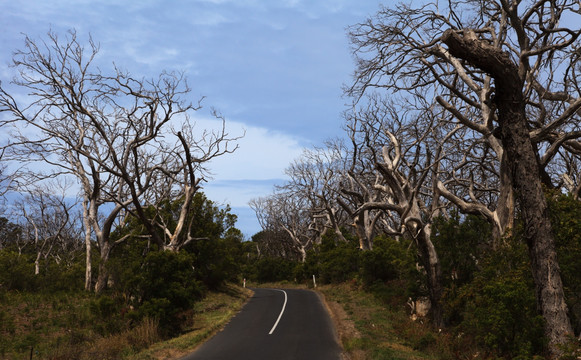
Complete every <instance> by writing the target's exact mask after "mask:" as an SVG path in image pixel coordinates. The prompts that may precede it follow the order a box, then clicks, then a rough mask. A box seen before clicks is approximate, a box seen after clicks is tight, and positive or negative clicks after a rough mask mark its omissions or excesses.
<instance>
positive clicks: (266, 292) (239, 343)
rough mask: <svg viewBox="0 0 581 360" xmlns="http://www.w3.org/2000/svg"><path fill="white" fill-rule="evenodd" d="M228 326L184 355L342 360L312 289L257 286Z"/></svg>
mask: <svg viewBox="0 0 581 360" xmlns="http://www.w3.org/2000/svg"><path fill="white" fill-rule="evenodd" d="M253 290H254V296H253V297H252V298H251V299H250V300H249V301H248V303H247V304H246V305H245V306H244V307H243V308H242V310H241V311H240V313H238V315H236V316H235V317H234V318H233V319H232V320H231V321H230V323H229V324H228V325H226V327H225V328H224V330H222V331H221V332H219V333H218V334H216V335H215V336H214V337H213V338H211V339H210V340H209V341H208V342H206V343H205V344H203V345H202V346H201V347H200V348H198V350H197V351H196V352H194V353H192V354H190V355H188V356H185V357H183V358H181V359H180V360H200V359H204V360H206V359H208V360H209V359H224V360H226V359H228V360H234V359H235V360H246V359H248V360H250V359H252V360H256V359H259V360H269V359H273V360H279V359H289V360H290V359H292V360H302V359H305V360H327V359H328V360H331V359H332V360H338V359H339V358H340V353H341V351H340V348H339V345H338V344H337V340H336V338H335V335H334V330H333V324H332V323H331V320H330V318H329V316H328V314H327V311H326V310H325V308H324V306H323V304H322V302H321V300H320V299H319V296H318V295H317V294H316V293H315V292H313V291H308V290H296V289H293V290H287V289H285V290H277V289H253Z"/></svg>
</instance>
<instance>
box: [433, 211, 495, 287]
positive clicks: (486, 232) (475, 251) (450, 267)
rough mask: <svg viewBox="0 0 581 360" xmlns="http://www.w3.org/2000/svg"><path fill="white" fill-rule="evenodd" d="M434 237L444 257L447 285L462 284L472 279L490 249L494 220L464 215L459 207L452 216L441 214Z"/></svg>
mask: <svg viewBox="0 0 581 360" xmlns="http://www.w3.org/2000/svg"><path fill="white" fill-rule="evenodd" d="M433 231H434V235H433V236H432V240H433V242H434V246H436V249H437V251H438V255H439V257H440V265H441V268H442V274H443V277H442V278H443V281H444V284H443V285H444V286H448V287H459V286H462V285H463V284H466V283H469V282H470V281H472V279H473V277H474V274H475V272H476V271H477V270H478V261H479V260H480V259H481V258H482V256H483V255H484V253H485V252H486V250H487V247H488V244H489V242H490V239H491V236H492V229H491V225H490V223H488V222H487V221H485V219H484V218H482V217H477V216H474V215H468V216H466V217H465V218H464V219H461V217H460V214H459V213H458V212H457V211H454V212H452V213H451V216H450V218H449V219H444V218H443V217H440V218H437V219H436V220H435V221H434V225H433Z"/></svg>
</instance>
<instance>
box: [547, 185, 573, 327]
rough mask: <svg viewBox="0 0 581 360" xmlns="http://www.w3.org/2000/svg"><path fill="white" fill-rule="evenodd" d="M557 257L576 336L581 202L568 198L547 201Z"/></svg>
mask: <svg viewBox="0 0 581 360" xmlns="http://www.w3.org/2000/svg"><path fill="white" fill-rule="evenodd" d="M549 209H550V213H551V221H552V224H553V231H554V233H555V243H556V248H557V258H558V261H559V267H560V268H561V277H562V279H563V286H564V290H565V299H566V301H567V305H568V306H569V313H570V316H571V322H572V324H573V327H574V330H575V333H576V334H578V333H579V332H581V276H579V274H581V261H579V259H581V202H580V201H579V200H575V199H574V198H573V197H572V196H570V195H562V194H558V195H556V196H552V197H550V198H549Z"/></svg>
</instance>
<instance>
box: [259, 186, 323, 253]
mask: <svg viewBox="0 0 581 360" xmlns="http://www.w3.org/2000/svg"><path fill="white" fill-rule="evenodd" d="M296 195H297V194H293V193H289V192H285V191H281V190H280V189H279V191H275V192H274V193H273V194H272V195H270V196H268V197H260V198H256V199H252V200H251V201H250V203H249V205H250V207H251V208H252V209H253V210H254V212H255V213H256V217H257V218H258V222H259V223H260V226H261V227H262V229H263V230H264V231H267V232H271V233H273V234H276V233H278V232H280V231H284V232H286V233H287V234H288V237H289V238H290V239H291V241H292V243H293V246H294V251H296V252H297V253H298V254H299V259H300V261H302V262H304V261H305V259H306V257H307V250H308V249H309V248H310V247H311V246H312V245H313V242H314V238H315V237H314V236H313V234H312V232H313V231H312V230H311V224H312V222H311V217H310V216H309V215H310V214H309V208H308V202H307V201H306V199H305V198H304V197H301V196H296Z"/></svg>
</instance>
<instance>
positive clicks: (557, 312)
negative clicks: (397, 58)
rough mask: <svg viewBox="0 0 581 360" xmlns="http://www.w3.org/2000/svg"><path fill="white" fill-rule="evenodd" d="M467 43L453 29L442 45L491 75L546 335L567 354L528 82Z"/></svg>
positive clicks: (496, 56)
mask: <svg viewBox="0 0 581 360" xmlns="http://www.w3.org/2000/svg"><path fill="white" fill-rule="evenodd" d="M471 35H472V36H470V39H466V38H464V37H463V36H460V34H458V33H456V32H454V31H452V30H448V31H446V32H445V33H444V34H443V36H442V41H443V42H444V43H445V44H446V45H448V47H449V50H450V53H451V54H452V55H454V56H456V57H458V58H461V59H464V60H466V61H468V62H469V63H470V64H472V65H474V66H476V67H478V68H480V69H482V70H483V71H485V72H487V73H489V74H490V75H491V76H492V77H493V78H494V79H495V84H496V94H495V97H494V102H495V104H496V106H497V111H498V121H499V125H500V134H501V137H502V145H503V147H504V149H505V151H506V157H507V165H508V167H509V171H510V172H511V174H512V179H513V186H514V190H515V193H516V194H517V199H518V201H519V203H520V207H521V211H522V218H523V221H524V229H525V234H524V237H525V240H526V242H527V245H528V249H529V256H530V259H531V267H532V273H533V279H534V283H535V290H536V298H537V304H538V306H539V309H540V311H541V313H542V315H543V317H544V319H545V334H546V336H547V338H548V340H549V350H550V352H551V356H552V357H553V358H558V357H559V356H560V355H561V353H562V350H561V349H560V347H559V345H560V344H564V343H566V342H567V341H568V339H569V336H571V335H573V328H572V326H571V322H570V320H569V316H568V310H567V304H566V303H565V296H564V293H563V284H562V282H561V275H560V269H559V264H558V263H557V254H556V251H555V244H554V237H553V232H552V228H551V223H550V218H549V214H548V211H547V210H548V207H547V202H546V199H545V195H544V192H543V188H542V185H541V168H540V165H539V163H538V161H537V156H536V153H535V151H534V146H533V144H532V142H531V139H530V136H529V132H528V129H527V123H526V112H525V99H524V97H523V94H522V89H523V81H522V80H521V77H520V76H519V68H518V67H517V66H516V65H515V64H514V63H513V61H512V59H511V57H510V55H509V54H507V53H505V52H504V51H502V50H501V49H498V48H495V47H493V46H491V45H488V44H486V43H484V42H482V41H481V40H478V39H474V34H473V33H472V34H471Z"/></svg>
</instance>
